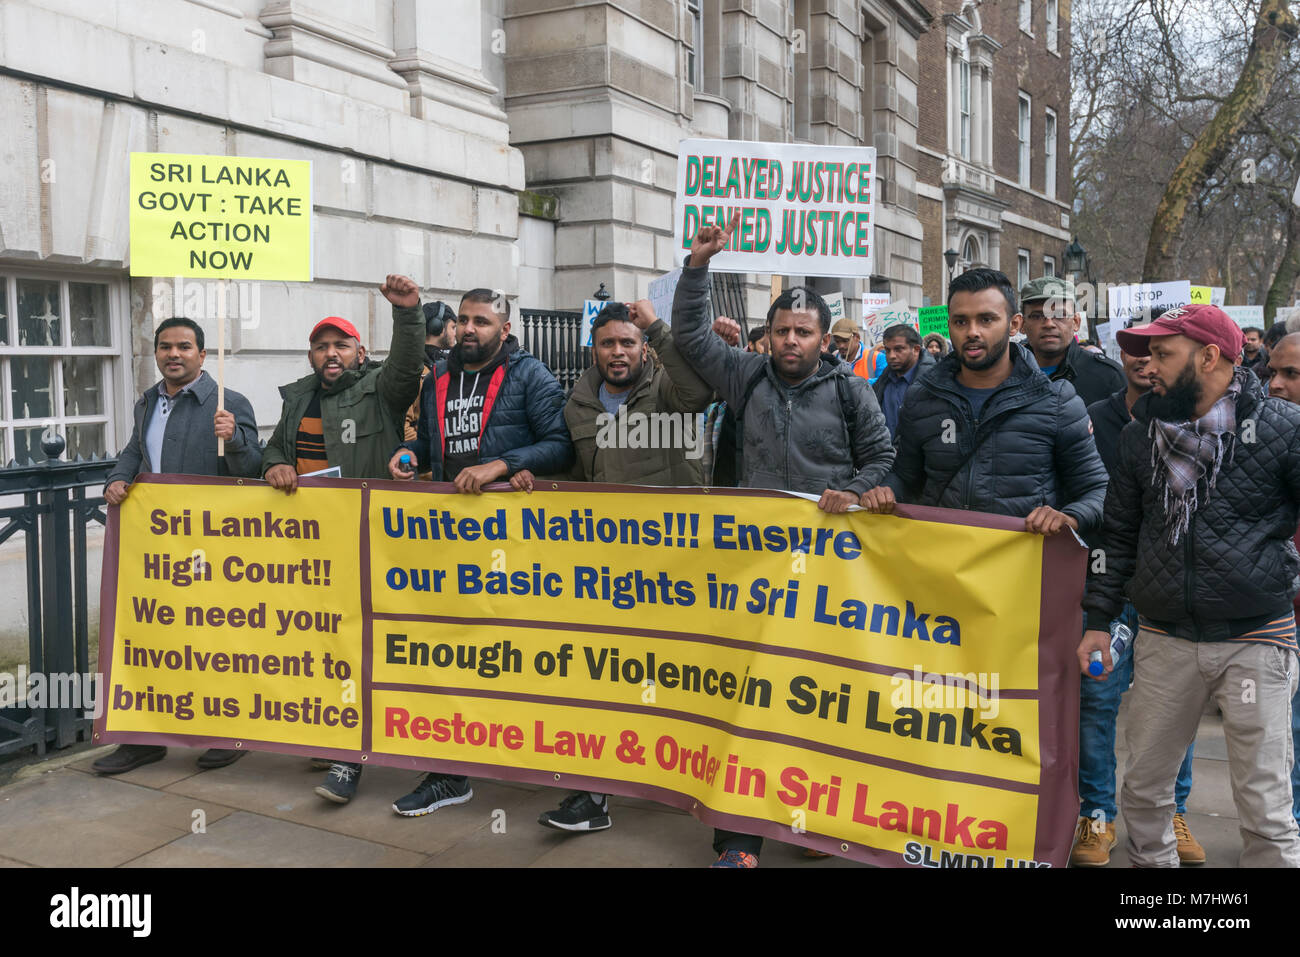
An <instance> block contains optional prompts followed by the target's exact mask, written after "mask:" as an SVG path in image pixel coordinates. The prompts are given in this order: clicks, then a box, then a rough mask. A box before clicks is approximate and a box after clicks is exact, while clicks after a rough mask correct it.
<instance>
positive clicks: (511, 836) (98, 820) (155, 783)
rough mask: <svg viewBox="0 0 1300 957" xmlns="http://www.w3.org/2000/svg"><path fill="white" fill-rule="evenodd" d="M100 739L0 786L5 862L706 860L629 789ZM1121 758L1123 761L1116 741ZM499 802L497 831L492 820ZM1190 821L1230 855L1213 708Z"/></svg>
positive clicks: (687, 822)
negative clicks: (216, 760)
mask: <svg viewBox="0 0 1300 957" xmlns="http://www.w3.org/2000/svg"><path fill="white" fill-rule="evenodd" d="M1123 717H1124V716H1123V713H1121V734H1120V742H1121V743H1122V742H1123V740H1124V739H1123V734H1122V727H1123ZM105 750H107V749H98V748H97V749H94V750H93V751H86V752H83V753H82V754H80V755H77V756H75V760H72V761H60V760H59V756H58V755H57V754H55V755H53V760H52V761H48V762H43V763H37V764H33V765H31V766H29V767H27V768H24V769H23V770H22V771H21V772H20V773H19V774H18V775H17V776H16V778H15V780H14V781H13V782H12V783H10V784H8V785H6V786H5V787H3V788H0V866H8V867H24V866H38V867H228V866H251V867H341V866H385V867H423V866H431V867H636V866H650V867H703V866H705V865H707V864H709V863H710V862H711V861H712V860H713V858H714V855H713V852H712V849H711V847H710V843H711V838H712V831H711V829H710V828H707V827H705V826H704V825H702V824H700V823H699V822H698V821H696V820H695V819H694V818H692V817H691V816H690V815H688V814H685V813H683V812H680V811H676V810H673V809H671V808H666V807H664V806H662V805H658V804H654V803H652V802H649V801H643V800H638V799H634V798H619V797H616V798H613V799H612V801H611V805H612V808H611V815H612V817H613V819H614V827H613V828H612V829H611V830H609V831H604V832H600V833H597V834H585V835H569V834H562V833H560V832H557V831H551V830H548V829H546V828H542V827H539V826H538V825H537V823H536V821H537V815H538V814H539V813H541V812H542V811H543V810H547V809H549V808H552V807H555V806H556V804H557V803H558V802H559V800H560V799H561V798H562V797H563V796H564V793H565V792H563V791H559V790H555V789H552V788H543V787H537V786H533V785H527V784H508V783H504V782H495V781H487V780H483V779H474V780H473V787H474V799H473V800H472V801H470V802H469V803H468V804H464V805H461V806H458V807H449V808H444V809H442V810H440V811H436V812H435V813H433V814H431V815H427V816H425V817H420V818H404V817H399V816H398V815H396V814H394V813H393V811H392V810H391V807H390V805H391V804H392V802H393V800H394V799H396V798H397V797H399V796H400V795H402V794H405V793H406V792H407V791H409V790H410V789H411V787H412V786H413V784H414V783H415V781H416V780H417V779H418V777H419V775H418V774H413V773H411V772H409V771H401V770H397V769H395V768H385V767H370V768H367V769H366V770H365V773H364V775H363V776H362V780H361V786H360V788H359V790H358V794H357V797H356V798H354V799H353V801H352V803H351V804H349V805H346V806H337V805H333V804H329V803H327V802H325V801H323V800H321V799H320V798H319V797H317V796H316V795H315V794H314V793H313V791H312V788H314V787H315V786H316V784H318V783H319V782H320V781H321V780H322V779H323V778H324V772H321V771H312V770H311V769H310V767H309V766H308V762H307V760H306V759H305V758H301V757H290V756H287V755H281V754H267V753H262V754H258V753H254V754H250V755H248V756H247V757H245V758H243V759H242V760H240V761H238V762H236V763H235V764H233V765H231V766H230V767H227V768H221V769H219V770H216V771H199V770H198V769H197V768H196V767H195V765H194V761H195V758H197V757H198V755H199V754H200V753H201V752H200V751H197V750H190V749H185V748H172V749H171V750H170V751H169V752H168V754H167V757H166V759H164V760H163V761H160V762H157V763H155V764H150V765H147V766H145V767H143V768H139V769H138V770H135V771H132V772H130V773H128V774H122V775H117V776H115V777H111V778H109V777H101V776H99V775H96V774H94V773H93V772H91V771H90V764H91V762H92V761H93V760H94V759H95V757H97V756H98V755H99V754H101V753H103V752H104V751H105ZM1119 761H1120V768H1121V770H1122V768H1123V762H1124V755H1123V753H1122V752H1121V754H1120V757H1119ZM52 765H61V766H58V767H54V768H53V769H52V770H51V769H50V768H51V766H52ZM499 812H504V822H505V833H496V832H495V831H494V829H493V822H494V820H495V821H501V820H502V814H501V813H499ZM1187 819H1188V824H1189V825H1190V826H1191V829H1192V833H1193V834H1195V835H1196V836H1197V838H1198V839H1199V840H1200V841H1201V843H1202V844H1204V845H1205V848H1206V851H1207V853H1208V856H1209V863H1208V866H1211V867H1232V866H1235V865H1236V862H1237V855H1238V854H1239V853H1240V850H1241V839H1240V836H1239V834H1238V830H1237V819H1236V809H1235V808H1234V807H1233V804H1232V795H1231V791H1230V789H1229V785H1228V766H1227V754H1226V752H1225V750H1224V744H1223V732H1222V728H1221V726H1220V723H1219V719H1218V718H1217V716H1207V717H1205V718H1204V719H1203V720H1202V722H1201V730H1200V735H1199V737H1198V739H1197V742H1196V761H1195V784H1194V786H1193V788H1192V796H1191V799H1190V800H1189V801H1188V815H1187ZM197 823H202V825H203V829H202V831H201V832H199V833H196V830H197V827H196V824H197ZM497 830H500V825H499V824H498V825H497ZM1119 836H1120V843H1119V846H1118V847H1117V848H1116V850H1115V852H1114V853H1113V854H1112V856H1111V863H1110V866H1111V867H1127V866H1128V860H1127V857H1126V855H1125V853H1124V832H1123V824H1122V823H1121V824H1120V835H1119ZM762 865H763V866H764V867H808V868H826V867H862V866H865V865H860V864H856V863H853V862H850V861H847V860H843V859H840V858H830V859H825V860H809V859H807V858H805V857H804V856H803V851H802V849H800V848H798V847H794V846H792V845H788V844H780V843H777V842H773V841H769V842H767V844H766V845H765V847H764V853H763V856H762Z"/></svg>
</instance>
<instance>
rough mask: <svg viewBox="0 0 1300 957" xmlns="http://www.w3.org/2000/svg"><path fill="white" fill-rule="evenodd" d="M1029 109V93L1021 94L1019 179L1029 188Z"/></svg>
mask: <svg viewBox="0 0 1300 957" xmlns="http://www.w3.org/2000/svg"><path fill="white" fill-rule="evenodd" d="M1029 109H1030V100H1029V94H1028V93H1021V94H1020V127H1019V129H1020V166H1019V171H1018V178H1019V180H1020V185H1021V186H1025V187H1027V186H1029V134H1030V123H1029Z"/></svg>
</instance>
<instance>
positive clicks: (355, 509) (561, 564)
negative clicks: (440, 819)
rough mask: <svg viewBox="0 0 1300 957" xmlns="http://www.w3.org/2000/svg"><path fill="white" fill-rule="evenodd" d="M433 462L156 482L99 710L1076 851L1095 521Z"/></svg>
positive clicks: (114, 549)
mask: <svg viewBox="0 0 1300 957" xmlns="http://www.w3.org/2000/svg"><path fill="white" fill-rule="evenodd" d="M186 481H195V482H202V484H201V485H190V484H184V483H185V482H186ZM437 488H438V489H439V490H438V491H433V490H432V487H431V486H427V485H425V486H420V485H401V484H399V483H394V482H366V483H361V482H354V481H353V482H349V481H330V480H307V481H306V482H305V483H304V487H302V488H300V489H299V491H298V492H297V493H295V494H294V495H292V496H286V495H284V494H283V493H281V492H277V491H274V490H272V489H270V488H269V487H267V486H264V485H262V484H260V483H256V484H245V485H243V486H240V485H238V484H236V482H235V480H228V479H203V480H200V479H194V478H193V477H188V478H187V477H178V478H176V479H175V480H172V479H161V478H159V479H156V480H155V479H146V480H142V481H138V482H136V483H135V484H133V485H132V487H131V491H130V494H129V497H128V498H127V500H126V502H125V503H124V504H123V505H122V506H121V507H120V508H118V509H114V510H113V512H112V514H111V517H110V534H109V541H108V545H107V546H106V559H105V570H104V580H105V590H106V592H105V593H106V595H108V596H111V599H110V600H108V601H106V602H105V603H104V606H103V623H102V625H101V670H102V671H103V672H104V673H105V684H104V687H105V696H104V714H103V715H102V717H101V718H100V721H99V723H98V725H97V734H98V736H99V737H100V739H101V740H107V741H123V740H126V741H138V742H142V743H160V744H166V743H178V744H180V743H184V744H211V745H216V746H221V747H248V746H252V747H257V748H259V749H262V750H282V751H288V752H294V753H302V754H312V755H316V756H320V755H329V756H333V757H335V758H338V759H341V760H365V761H368V762H371V763H379V764H394V765H398V766H404V767H427V768H432V769H440V770H445V771H451V772H458V773H465V774H475V775H483V776H488V777H497V778H504V779H516V780H526V781H534V782H541V783H551V784H556V783H557V782H558V784H559V786H575V787H579V788H587V789H595V790H603V791H609V792H611V793H618V794H629V795H635V796H641V797H648V798H652V799H656V800H662V801H665V802H667V803H670V804H676V805H677V806H681V807H685V808H687V809H688V810H690V811H691V812H692V813H694V814H696V815H697V816H699V817H701V819H703V820H706V821H708V822H711V823H715V824H717V825H719V826H723V827H726V828H728V829H730V830H742V831H746V830H747V831H749V832H751V833H757V834H765V835H769V836H776V837H780V838H781V839H783V840H790V841H794V842H796V843H806V844H809V845H811V846H817V847H823V848H825V849H830V850H832V851H835V852H837V853H845V854H848V855H850V856H854V857H858V858H860V859H863V860H869V861H874V862H877V863H884V864H915V865H919V866H945V865H958V866H999V867H1001V866H1029V865H1030V864H1043V863H1055V864H1060V863H1063V862H1064V858H1065V855H1067V854H1068V852H1069V848H1070V837H1071V834H1072V831H1073V825H1074V821H1075V816H1076V813H1077V807H1078V805H1077V798H1076V797H1075V792H1074V760H1073V758H1072V755H1073V754H1074V748H1075V747H1077V736H1076V735H1077V732H1075V733H1074V734H1072V733H1071V729H1072V728H1076V727H1077V688H1078V681H1079V678H1078V674H1077V670H1073V669H1074V668H1076V667H1077V666H1074V665H1072V662H1073V655H1074V651H1073V649H1074V647H1075V645H1077V642H1078V635H1079V609H1078V601H1079V595H1080V593H1081V591H1082V584H1083V559H1084V555H1085V554H1086V553H1085V552H1084V550H1083V549H1082V548H1081V547H1080V546H1078V545H1077V544H1073V543H1070V542H1067V541H1066V540H1065V539H1061V538H1058V539H1048V540H1044V539H1043V538H1041V537H1039V536H1034V535H1029V534H1026V533H1024V532H1022V531H1017V530H1014V529H1013V528H1010V527H1008V526H1009V525H1011V524H1012V523H1010V522H1009V521H1007V520H1005V519H1001V520H995V521H973V520H966V519H964V516H963V513H953V512H939V511H938V510H931V511H930V512H921V513H916V515H915V516H914V517H900V516H883V515H870V514H866V513H862V512H858V513H853V514H848V515H827V514H826V513H824V512H821V511H820V510H818V509H817V507H816V506H815V505H814V504H813V503H810V502H807V501H805V500H802V499H797V498H791V497H787V496H782V495H779V494H775V493H773V494H771V495H763V494H759V495H754V494H748V495H740V494H728V493H727V492H725V491H722V490H711V491H710V492H709V493H708V494H702V493H694V494H693V493H690V492H677V493H674V492H664V491H656V490H653V489H636V488H627V487H611V486H590V487H586V488H584V487H582V486H576V485H564V486H558V485H557V486H556V487H555V489H554V490H547V491H542V490H540V489H539V490H537V491H535V492H533V493H532V494H530V495H525V494H522V493H511V492H489V493H485V494H482V495H458V494H454V493H449V492H447V491H444V489H445V488H446V486H438V487H437ZM944 518H948V519H950V520H949V521H944V520H943V519H944ZM1049 567H1050V571H1049V570H1048V569H1049ZM1072 709H1073V710H1072Z"/></svg>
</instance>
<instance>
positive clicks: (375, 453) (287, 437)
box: [262, 275, 424, 804]
mask: <svg viewBox="0 0 1300 957" xmlns="http://www.w3.org/2000/svg"><path fill="white" fill-rule="evenodd" d="M380 292H382V293H383V294H384V298H385V299H387V300H388V301H389V302H390V303H392V304H393V341H392V347H391V348H390V349H389V354H388V359H387V361H385V362H374V361H372V360H371V359H369V358H367V356H366V350H365V347H364V346H362V344H361V336H360V334H359V333H358V332H357V329H356V326H354V325H353V324H352V323H350V322H348V320H346V319H343V318H340V317H338V316H330V317H328V318H326V319H322V320H321V321H320V322H318V323H316V327H315V328H314V329H312V331H311V336H310V338H309V341H310V342H311V348H310V349H309V350H308V352H307V360H308V361H309V362H310V363H311V368H312V372H311V374H310V375H307V376H304V377H303V378H301V379H299V380H298V381H297V382H291V383H289V384H288V385H286V386H281V387H280V395H281V397H282V398H283V399H284V405H283V407H282V408H281V410H280V421H279V423H277V425H276V427H275V432H274V433H273V434H272V435H271V439H270V441H269V442H267V443H266V450H265V451H264V452H263V453H262V474H263V477H264V478H265V479H266V481H267V482H268V483H270V484H271V485H272V486H274V487H275V488H278V489H283V490H284V491H285V492H286V493H292V492H293V491H294V490H295V489H297V487H298V476H299V475H305V474H308V473H310V472H318V471H321V470H322V469H327V468H333V467H337V468H338V469H339V471H340V473H341V474H342V476H343V478H355V479H362V478H387V477H388V456H389V452H390V451H391V450H392V448H393V446H394V445H395V444H396V443H398V442H400V441H401V440H402V430H403V421H404V418H405V415H406V410H407V408H408V407H409V406H410V404H411V402H412V400H414V399H415V396H416V393H417V392H419V389H420V370H421V368H422V367H423V362H422V361H421V360H422V357H423V356H424V316H423V314H422V313H421V312H420V309H419V306H420V289H419V287H418V286H417V285H416V284H415V283H414V282H412V281H411V280H410V279H408V278H407V277H405V276H397V275H391V276H389V277H388V278H387V279H386V280H385V282H384V285H383V286H381V287H380ZM327 763H328V764H329V774H328V775H327V777H326V779H325V783H324V784H322V785H320V786H319V787H318V788H316V793H317V794H319V795H320V796H321V797H323V798H325V799H326V800H329V801H333V802H335V803H337V804H346V803H347V802H348V801H350V800H351V799H352V795H353V794H354V793H355V792H356V789H357V780H358V779H359V778H360V776H361V765H359V764H353V763H348V762H327V761H326V760H324V759H318V760H316V761H313V764H315V765H318V766H319V765H324V764H327Z"/></svg>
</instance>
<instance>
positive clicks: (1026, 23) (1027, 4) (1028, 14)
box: [1020, 0, 1050, 36]
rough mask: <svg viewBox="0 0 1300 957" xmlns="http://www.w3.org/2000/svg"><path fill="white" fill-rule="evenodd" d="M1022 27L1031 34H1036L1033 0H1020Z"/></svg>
mask: <svg viewBox="0 0 1300 957" xmlns="http://www.w3.org/2000/svg"><path fill="white" fill-rule="evenodd" d="M1049 2H1050V0H1049ZM1020 29H1021V30H1023V31H1025V33H1028V34H1029V35H1030V36H1033V35H1034V4H1033V0H1020Z"/></svg>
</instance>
